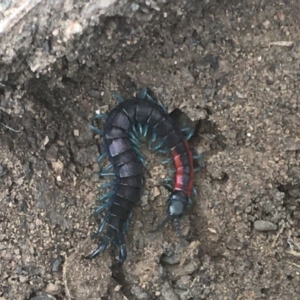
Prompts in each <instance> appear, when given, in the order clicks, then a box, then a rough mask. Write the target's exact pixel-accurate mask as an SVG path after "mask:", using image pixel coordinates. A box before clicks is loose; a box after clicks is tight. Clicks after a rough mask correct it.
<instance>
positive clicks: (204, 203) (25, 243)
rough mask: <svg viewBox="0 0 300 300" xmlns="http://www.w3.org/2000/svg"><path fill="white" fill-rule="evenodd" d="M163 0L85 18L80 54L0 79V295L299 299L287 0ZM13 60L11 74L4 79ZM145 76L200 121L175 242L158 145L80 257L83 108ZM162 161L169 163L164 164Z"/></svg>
mask: <svg viewBox="0 0 300 300" xmlns="http://www.w3.org/2000/svg"><path fill="white" fill-rule="evenodd" d="M183 2H184V3H183V4H181V5H179V2H176V3H175V1H174V5H173V4H172V5H168V6H167V7H163V9H161V10H160V11H155V10H153V9H152V10H151V13H152V14H151V16H152V18H153V19H152V21H151V26H146V25H144V22H143V18H142V17H141V16H143V17H144V18H146V17H147V15H148V12H147V11H146V10H144V11H143V12H142V13H141V14H137V17H135V18H132V19H130V20H129V19H127V18H122V17H119V18H116V17H110V18H106V19H104V20H103V24H102V26H101V27H99V28H98V29H97V28H96V29H95V30H94V31H93V32H92V33H89V32H87V33H86V34H85V35H84V36H83V37H82V38H83V39H86V43H85V47H84V48H81V49H78V51H80V59H79V60H76V61H73V62H70V61H67V60H64V59H62V60H60V61H59V62H58V63H57V64H56V65H55V66H54V67H53V70H52V71H51V72H49V74H48V76H42V77H40V78H35V77H34V74H31V76H29V75H28V74H30V73H29V72H27V73H26V74H27V75H26V78H25V79H24V76H25V75H24V74H25V73H24V74H18V75H12V76H11V78H9V79H8V81H7V82H6V83H5V85H1V86H0V96H1V107H0V123H1V124H0V138H1V149H0V164H1V166H0V201H1V211H0V262H1V273H0V299H1V300H19V299H20V300H21V299H22V300H23V299H32V300H33V299H34V300H46V299H78V300H81V299H90V300H93V299H107V300H108V299H112V300H119V299H120V300H121V299H169V300H173V299H174V300H177V299H181V300H187V299H195V300H196V299H282V300H284V299H289V300H290V299H300V285H299V280H300V182H299V180H300V161H299V156H300V117H299V115H300V109H299V105H300V96H299V79H300V68H299V67H300V39H299V36H300V34H299V33H300V29H299V28H300V19H299V13H300V10H299V7H300V4H299V3H298V0H295V1H287V0H282V1H269V0H268V1H267V0H266V1H261V0H248V1H227V2H224V1H222V2H221V1H220V3H217V2H214V1H210V2H209V3H208V4H206V5H205V6H204V5H203V4H201V3H200V2H201V1H183ZM22 76H23V81H24V82H25V83H24V84H23V85H22V86H21V87H20V85H17V82H18V81H20V78H21V77H22ZM143 86H147V87H149V88H150V89H151V90H152V91H153V92H154V93H155V95H156V96H157V97H159V98H160V99H161V100H163V102H164V103H165V105H166V106H167V107H168V108H169V110H170V111H171V110H172V109H174V108H175V107H179V108H180V109H181V110H182V111H183V112H185V113H186V114H187V115H188V116H189V117H190V118H191V119H193V120H195V121H196V122H197V124H198V130H197V132H196V135H195V137H194V139H193V140H192V142H191V143H192V145H193V147H194V148H196V149H197V151H198V152H199V153H202V160H203V167H202V169H201V171H200V172H198V173H197V175H196V185H197V189H198V196H197V197H195V199H194V205H193V207H192V209H191V210H190V211H189V212H188V213H187V214H186V215H185V216H184V217H183V219H182V222H181V228H182V231H183V235H184V237H185V240H186V243H183V242H180V241H179V240H178V238H177V236H176V234H175V232H174V229H173V228H172V227H171V226H167V227H166V228H165V229H164V230H162V231H160V232H158V233H151V230H152V229H153V228H155V226H156V225H157V224H158V223H159V221H160V220H161V219H162V218H163V217H164V215H165V201H166V197H167V195H168V192H167V191H165V190H164V189H163V188H161V186H160V184H159V177H160V176H162V174H163V171H164V168H163V167H162V166H161V164H160V161H159V157H158V155H157V154H156V153H150V152H149V153H148V152H147V151H146V152H145V156H146V158H147V161H148V165H147V171H146V172H145V174H146V178H147V181H146V186H145V193H144V195H143V197H142V201H141V204H140V205H139V206H137V207H136V208H135V210H134V212H133V217H132V219H131V222H130V227H129V232H128V235H127V237H126V242H127V247H128V252H129V253H128V258H127V261H126V263H125V264H124V266H123V267H122V268H111V267H110V266H111V264H112V263H114V260H115V252H114V251H113V249H111V248H110V249H109V250H108V251H106V252H105V253H104V254H102V255H101V256H99V257H98V258H97V259H95V260H93V261H87V260H84V259H83V256H84V255H85V254H88V253H90V252H91V251H92V250H93V249H94V248H95V247H96V246H97V242H98V241H91V240H90V234H91V233H92V232H93V231H94V230H95V229H96V226H97V221H95V220H94V219H93V218H91V213H92V211H93V209H94V208H95V206H96V203H95V200H96V199H97V197H99V194H97V187H98V186H99V185H100V184H101V183H103V182H107V180H108V179H107V178H98V176H97V175H95V172H96V171H97V170H98V165H97V163H96V159H97V156H98V149H97V146H96V137H95V136H94V135H93V134H92V133H91V131H90V130H89V129H88V127H87V124H88V122H89V118H90V117H91V116H92V114H93V112H94V111H95V110H97V109H100V110H101V109H102V110H107V109H108V110H109V109H111V108H112V107H114V105H115V104H116V101H115V99H114V98H113V97H112V95H111V91H114V90H115V91H118V92H119V93H120V94H122V95H123V96H124V97H125V98H126V97H130V96H132V95H133V94H134V93H135V92H137V91H139V90H140V89H141V87H143ZM170 168H171V167H170Z"/></svg>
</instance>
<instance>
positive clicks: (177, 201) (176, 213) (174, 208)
mask: <svg viewBox="0 0 300 300" xmlns="http://www.w3.org/2000/svg"><path fill="white" fill-rule="evenodd" d="M188 202H189V198H188V196H187V195H186V194H185V193H184V192H182V191H173V192H172V193H171V195H170V197H169V199H168V209H167V212H168V215H167V217H166V218H165V219H164V220H163V221H162V222H161V223H160V224H159V225H158V226H157V228H156V230H155V231H159V230H160V229H162V228H163V227H164V226H165V225H166V224H167V223H168V222H169V221H173V224H174V227H175V230H176V233H177V235H178V236H179V237H182V234H181V231H180V226H179V218H180V217H181V216H182V214H183V213H184V211H185V209H186V207H187V205H188Z"/></svg>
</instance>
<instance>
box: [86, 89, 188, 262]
mask: <svg viewBox="0 0 300 300" xmlns="http://www.w3.org/2000/svg"><path fill="white" fill-rule="evenodd" d="M116 98H117V99H118V100H119V102H120V103H119V104H118V105H117V106H116V107H115V108H114V109H113V110H112V111H111V112H110V113H109V114H108V115H107V117H106V116H105V115H99V114H98V115H96V116H95V118H96V119H102V118H106V121H105V125H104V129H103V131H102V130H100V129H98V128H96V127H94V126H91V128H92V129H94V130H95V131H96V132H97V133H98V134H101V135H102V136H103V142H104V145H105V149H106V152H105V153H104V154H102V155H101V156H100V158H99V160H98V161H99V162H100V161H102V159H103V158H104V157H106V156H107V157H108V158H109V161H110V163H111V166H110V167H111V168H113V173H108V170H109V168H110V167H108V168H106V169H105V170H102V173H101V175H113V176H115V178H116V180H115V182H114V183H113V185H112V186H113V188H112V190H111V191H110V192H108V193H107V194H105V195H103V196H102V197H101V198H100V201H102V202H103V203H102V205H101V206H99V207H98V208H97V209H96V211H95V213H96V214H98V213H100V212H102V211H104V210H107V211H106V213H105V215H104V218H103V221H102V223H101V224H100V226H99V228H98V231H97V233H96V236H97V235H99V234H100V233H101V232H102V231H103V230H104V228H106V233H105V234H104V237H103V239H102V240H101V242H100V244H99V246H98V248H97V249H96V250H95V251H94V252H93V253H92V254H90V255H89V256H88V257H87V258H94V257H96V256H97V255H98V254H100V253H101V252H103V251H104V250H105V249H106V248H107V247H108V245H109V244H110V243H113V244H114V245H116V246H117V247H118V248H119V265H121V264H123V263H124V261H125V260H126V256H127V255H126V247H125V243H124V236H125V233H126V230H127V227H128V220H129V218H130V216H131V213H132V209H133V206H134V205H135V204H136V203H137V202H138V201H139V200H140V197H141V193H142V188H143V159H142V157H141V154H140V153H139V150H138V145H139V140H138V137H139V135H142V136H144V137H146V136H147V137H148V138H149V139H150V144H151V145H152V148H153V149H154V150H159V151H161V152H165V153H166V152H170V153H171V160H172V161H173V164H174V166H175V173H174V180H173V185H172V186H170V188H171V189H172V191H171V194H170V196H169V198H168V201H167V217H166V219H165V220H164V221H163V222H162V223H161V225H160V226H159V227H162V226H164V225H165V224H166V223H167V222H168V221H170V220H172V221H173V222H174V225H175V228H176V230H178V229H179V224H178V220H179V218H180V217H181V216H182V214H183V213H184V211H185V210H186V207H187V205H188V202H189V198H190V195H191V192H192V188H193V183H194V163H193V162H194V158H193V154H192V152H191V150H190V148H189V145H188V142H187V137H186V136H185V135H184V133H183V131H182V129H180V128H179V127H178V126H177V124H176V123H175V121H174V120H173V119H172V118H171V117H170V115H169V114H168V113H167V110H166V109H165V108H164V106H163V105H162V104H161V103H157V102H155V101H154V100H153V99H152V98H151V97H150V96H149V95H148V94H147V92H146V90H145V89H144V90H143V92H142V95H141V96H139V97H136V98H133V99H129V100H126V101H123V99H122V98H121V97H120V96H119V95H116ZM188 136H191V132H189V134H188ZM157 141H159V142H158V143H157ZM153 145H154V146H153ZM108 185H110V184H106V185H104V186H105V187H107V186H108Z"/></svg>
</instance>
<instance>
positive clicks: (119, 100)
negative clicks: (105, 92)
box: [113, 92, 124, 103]
mask: <svg viewBox="0 0 300 300" xmlns="http://www.w3.org/2000/svg"><path fill="white" fill-rule="evenodd" d="M113 96H114V97H115V98H116V100H117V101H118V102H119V103H121V102H124V99H123V98H122V97H121V95H120V94H119V93H116V92H114V93H113Z"/></svg>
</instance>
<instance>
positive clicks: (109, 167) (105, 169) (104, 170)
mask: <svg viewBox="0 0 300 300" xmlns="http://www.w3.org/2000/svg"><path fill="white" fill-rule="evenodd" d="M112 167H113V165H112V164H109V165H108V166H106V167H105V168H103V169H102V172H107V171H109V170H111V169H112Z"/></svg>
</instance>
